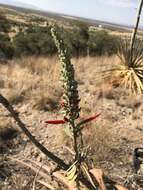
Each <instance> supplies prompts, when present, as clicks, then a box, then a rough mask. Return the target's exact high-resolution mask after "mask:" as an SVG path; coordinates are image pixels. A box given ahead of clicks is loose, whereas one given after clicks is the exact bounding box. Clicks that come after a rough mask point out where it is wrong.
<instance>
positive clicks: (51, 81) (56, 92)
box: [0, 56, 118, 110]
mask: <svg viewBox="0 0 143 190" xmlns="http://www.w3.org/2000/svg"><path fill="white" fill-rule="evenodd" d="M72 62H73V63H74V65H75V68H76V75H77V76H76V77H77V80H78V82H79V91H80V93H81V95H82V94H83V93H84V94H85V96H84V97H83V98H82V102H81V106H82V107H83V108H84V109H86V107H87V106H86V104H88V105H89V109H90V110H91V109H92V107H94V106H92V107H91V104H92V102H91V100H92V96H93V99H94V96H95V94H96V93H97V92H98V91H99V88H100V90H103V89H104V87H103V85H104V84H105V80H106V81H107V78H108V79H109V77H110V76H109V74H108V75H107V76H106V74H102V71H104V70H108V69H110V68H111V67H112V65H114V64H116V63H117V62H118V60H117V57H115V56H113V57H93V58H91V57H86V58H79V59H72ZM59 78H60V65H59V64H58V61H57V58H56V57H52V58H45V57H38V58H37V57H28V58H22V59H15V60H13V61H11V62H9V63H8V64H5V65H0V88H1V92H2V93H3V94H4V95H5V96H6V97H7V98H8V99H9V101H10V102H11V103H13V104H19V103H22V104H26V103H29V104H31V107H32V108H35V109H47V110H48V109H49V110H50V109H54V108H57V106H58V102H59V99H60V97H61V95H62V90H61V84H60V81H59ZM106 85H110V84H109V83H108V82H107V84H106ZM106 87H107V86H106ZM109 88H110V87H109ZM97 89H98V90H97ZM106 89H107V88H106ZM105 91H106V90H105ZM87 109H88V107H87Z"/></svg>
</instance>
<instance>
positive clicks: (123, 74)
mask: <svg viewBox="0 0 143 190" xmlns="http://www.w3.org/2000/svg"><path fill="white" fill-rule="evenodd" d="M118 57H119V59H120V65H118V68H117V69H115V72H116V73H118V76H119V84H120V85H124V86H125V88H126V89H129V90H130V91H132V92H133V93H137V94H138V93H139V94H140V93H142V92H143V41H142V40H141V39H136V40H135V42H134V46H133V48H132V49H131V47H130V40H129V39H123V40H121V41H120V43H119V47H118Z"/></svg>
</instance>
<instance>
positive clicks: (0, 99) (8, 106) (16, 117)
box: [0, 94, 68, 170]
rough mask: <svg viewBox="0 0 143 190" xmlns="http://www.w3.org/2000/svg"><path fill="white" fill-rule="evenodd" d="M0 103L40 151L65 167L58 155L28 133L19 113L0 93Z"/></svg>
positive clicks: (66, 166) (61, 166)
mask: <svg viewBox="0 0 143 190" xmlns="http://www.w3.org/2000/svg"><path fill="white" fill-rule="evenodd" d="M0 104H2V105H3V106H4V107H5V108H6V109H7V110H8V111H9V112H10V114H11V117H12V118H13V119H14V120H15V121H16V123H17V125H18V126H19V128H20V129H21V130H22V131H23V132H24V133H25V135H26V136H27V137H28V138H29V139H30V140H31V142H32V143H33V144H34V145H35V146H36V147H37V148H38V149H39V150H40V151H41V152H43V153H44V154H45V155H46V156H47V157H49V158H50V159H51V160H52V161H54V162H55V163H56V164H58V166H59V167H60V168H62V169H64V170H65V169H67V168H68V165H67V164H66V163H64V161H63V160H61V159H60V158H59V157H57V156H56V155H54V154H53V153H52V152H50V151H49V150H47V148H45V147H44V146H43V145H42V144H41V143H39V141H38V140H36V139H35V137H34V136H33V135H32V134H31V133H30V131H29V130H28V129H27V126H26V125H25V124H24V123H23V122H22V121H21V119H20V117H19V114H18V113H17V112H16V111H15V110H14V108H13V107H12V105H11V104H10V103H9V101H8V100H7V99H6V98H5V97H3V96H2V95H1V94H0Z"/></svg>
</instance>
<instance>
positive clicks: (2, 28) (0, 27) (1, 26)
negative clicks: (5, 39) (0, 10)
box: [0, 15, 11, 33]
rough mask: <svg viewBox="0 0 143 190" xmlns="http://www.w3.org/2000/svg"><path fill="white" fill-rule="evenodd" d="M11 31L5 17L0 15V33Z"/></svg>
mask: <svg viewBox="0 0 143 190" xmlns="http://www.w3.org/2000/svg"><path fill="white" fill-rule="evenodd" d="M10 29H11V25H10V22H9V21H8V20H7V19H6V17H5V16H3V15H0V32H5V33H8V32H9V31H10Z"/></svg>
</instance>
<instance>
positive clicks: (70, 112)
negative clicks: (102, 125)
mask: <svg viewBox="0 0 143 190" xmlns="http://www.w3.org/2000/svg"><path fill="white" fill-rule="evenodd" d="M57 31H58V28H56V27H53V28H52V29H51V33H52V36H53V39H54V41H55V44H56V47H57V49H58V54H59V58H60V63H61V65H62V71H61V74H62V84H63V90H64V91H63V101H62V107H63V115H64V118H67V120H68V124H69V129H70V131H71V133H72V137H73V146H74V150H75V153H76V154H75V155H76V156H75V160H78V159H79V150H78V149H79V146H80V147H81V145H79V144H81V142H79V143H78V135H77V132H76V124H75V120H76V119H78V117H79V113H80V108H79V102H80V99H79V95H78V90H77V87H78V85H77V81H76V80H75V71H74V67H73V64H72V63H71V57H70V55H69V53H68V51H67V49H66V47H65V44H64V42H63V40H62V39H61V37H60V36H59V33H58V32H57Z"/></svg>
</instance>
